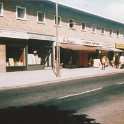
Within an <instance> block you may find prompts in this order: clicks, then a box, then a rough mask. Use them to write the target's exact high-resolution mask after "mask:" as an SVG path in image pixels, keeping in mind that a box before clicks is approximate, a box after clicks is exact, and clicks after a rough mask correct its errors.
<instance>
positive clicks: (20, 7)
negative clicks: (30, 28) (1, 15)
mask: <svg viewBox="0 0 124 124" xmlns="http://www.w3.org/2000/svg"><path fill="white" fill-rule="evenodd" d="M18 9H23V10H24V17H23V18H21V17H18ZM26 16H27V14H26V7H22V6H16V19H20V20H26Z"/></svg>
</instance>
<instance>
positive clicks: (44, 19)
mask: <svg viewBox="0 0 124 124" xmlns="http://www.w3.org/2000/svg"><path fill="white" fill-rule="evenodd" d="M38 13H42V14H43V21H39V20H38ZM45 21H46V16H45V12H42V11H37V22H38V23H45Z"/></svg>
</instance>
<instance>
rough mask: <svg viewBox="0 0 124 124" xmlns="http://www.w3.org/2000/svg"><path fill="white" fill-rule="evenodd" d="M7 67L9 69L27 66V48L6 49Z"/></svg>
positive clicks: (8, 47)
mask: <svg viewBox="0 0 124 124" xmlns="http://www.w3.org/2000/svg"><path fill="white" fill-rule="evenodd" d="M6 56H7V58H6V65H7V67H19V66H25V48H24V47H15V46H7V48H6Z"/></svg>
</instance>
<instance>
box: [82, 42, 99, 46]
mask: <svg viewBox="0 0 124 124" xmlns="http://www.w3.org/2000/svg"><path fill="white" fill-rule="evenodd" d="M83 45H86V46H101V44H100V43H96V42H90V41H86V42H83Z"/></svg>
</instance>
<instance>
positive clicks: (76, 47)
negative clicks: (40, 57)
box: [60, 43, 96, 52]
mask: <svg viewBox="0 0 124 124" xmlns="http://www.w3.org/2000/svg"><path fill="white" fill-rule="evenodd" d="M60 47H61V48H64V49H70V50H77V51H89V52H95V51H96V47H91V46H84V45H80V44H70V43H61V44H60Z"/></svg>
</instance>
